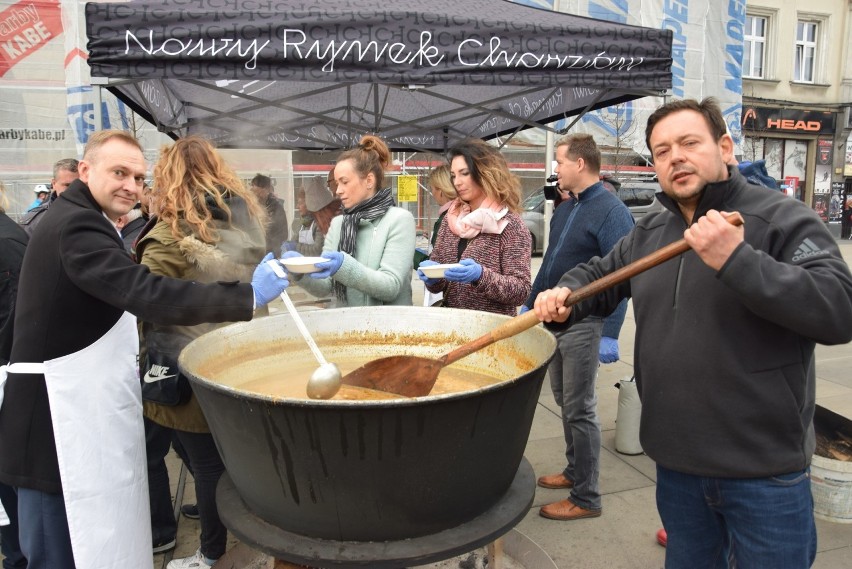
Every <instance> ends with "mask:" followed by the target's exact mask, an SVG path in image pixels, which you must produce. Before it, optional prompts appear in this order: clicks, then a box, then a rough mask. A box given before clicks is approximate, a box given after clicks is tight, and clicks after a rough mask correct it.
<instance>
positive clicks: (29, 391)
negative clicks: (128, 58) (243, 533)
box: [0, 131, 288, 569]
mask: <svg viewBox="0 0 852 569" xmlns="http://www.w3.org/2000/svg"><path fill="white" fill-rule="evenodd" d="M79 170H80V180H79V181H76V182H74V183H72V184H71V186H70V187H69V188H68V190H66V191H65V192H64V193H63V194H62V198H61V199H59V200H57V201H56V202H55V203H54V204H53V205H52V206H51V208H50V210H49V211H48V212H47V213H45V214H44V215H45V222H44V225H43V226H41V228H40V229H39V230H38V231H36V232H35V233H34V234H33V236H32V237H31V238H30V243H29V246H28V248H27V252H26V254H25V256H24V262H23V268H22V271H21V279H20V291H19V294H18V302H17V306H16V309H17V314H16V317H15V338H14V343H13V346H12V354H11V362H12V363H11V365H10V368H9V375H8V380H7V383H6V388H5V400H4V403H3V407H2V409H0V441H2V444H0V482H4V483H6V484H9V485H12V486H16V487H17V488H18V499H19V513H20V527H21V531H20V535H21V546H22V549H23V551H24V553H25V555H26V556H27V558H28V560H29V567H30V569H40V568H44V569H47V568H50V569H68V568H73V567H80V568H81V569H115V568H117V567H142V566H150V563H151V528H150V521H149V514H148V494H147V482H146V479H145V471H146V465H145V445H144V432H143V424H142V401H141V391H140V384H139V376H138V362H137V359H138V354H137V352H138V346H139V340H138V335H137V333H136V321H135V317H134V316H138V317H140V318H142V319H144V320H146V321H148V322H159V323H167V324H169V323H171V324H187V325H191V324H198V323H201V322H227V321H236V320H249V319H251V317H252V314H253V311H254V309H255V307H260V306H262V305H265V304H266V303H268V302H269V301H271V300H272V299H274V298H277V297H278V295H279V294H280V293H281V291H282V290H284V288H285V287H286V286H287V284H288V282H287V279H286V278H279V277H277V276H275V272H274V271H273V269H272V268H271V267H270V266H269V264H268V263H267V262H266V261H268V260H269V259H271V258H272V255H271V254H269V255H267V256H266V257H265V258H264V262H262V263H261V264H260V265H259V266H258V268H257V269H256V270H255V273H254V276H253V278H252V282H251V284H248V283H239V282H218V283H211V284H200V283H196V282H192V281H184V280H179V279H170V278H166V277H161V276H155V275H152V274H151V273H150V272H149V271H148V269H147V268H146V267H145V266H143V265H138V264H136V263H134V262H133V261H132V260H131V259H130V257H129V256H128V255H127V252H126V251H125V249H124V244H123V243H122V241H121V238H120V237H119V234H118V232H117V231H116V229H115V225H114V223H115V221H116V220H117V219H118V218H119V217H120V216H121V215H123V214H125V213H127V212H128V211H129V210H130V208H132V207H133V206H134V204H135V203H136V202H137V201H138V199H139V192H140V191H141V189H142V184H143V180H144V178H145V170H146V167H145V159H144V156H143V154H142V148H141V146H140V145H139V143H138V141H136V139H135V138H133V137H132V136H131V135H129V134H127V133H125V132H122V131H101V132H98V133H95V134H93V135H92V136H91V137H90V139H89V142H88V144H87V145H86V149H85V152H84V156H83V160H82V161H81V162H80V169H79Z"/></svg>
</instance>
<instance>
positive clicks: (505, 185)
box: [449, 138, 521, 213]
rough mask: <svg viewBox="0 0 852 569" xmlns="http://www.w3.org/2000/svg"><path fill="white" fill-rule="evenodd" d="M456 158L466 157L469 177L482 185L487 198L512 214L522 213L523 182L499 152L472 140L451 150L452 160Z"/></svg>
mask: <svg viewBox="0 0 852 569" xmlns="http://www.w3.org/2000/svg"><path fill="white" fill-rule="evenodd" d="M456 156H461V157H462V158H464V161H465V164H466V165H467V168H468V170H470V176H471V177H472V178H473V180H474V181H475V182H476V183H477V184H479V185H480V186H482V189H483V190H484V191H485V195H486V196H488V197H489V198H491V199H492V200H494V201H495V202H497V203H499V204H503V205H504V206H506V207H507V208H509V211H512V212H515V213H518V212H519V211H520V204H521V179H520V178H518V177H517V176H516V175H515V174H513V173H512V172H510V171H509V164H508V163H507V162H506V159H505V158H504V157H503V155H502V154H500V151H499V150H497V149H496V148H495V147H493V146H491V145H490V144H488V143H487V142H483V141H482V140H479V139H476V138H469V139H466V140H463V141H462V142H460V143H458V144H457V145H455V146H453V147H452V148H451V149H450V152H449V157H450V161H452V159H453V158H455V157H456Z"/></svg>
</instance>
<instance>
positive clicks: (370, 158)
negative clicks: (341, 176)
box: [337, 134, 391, 189]
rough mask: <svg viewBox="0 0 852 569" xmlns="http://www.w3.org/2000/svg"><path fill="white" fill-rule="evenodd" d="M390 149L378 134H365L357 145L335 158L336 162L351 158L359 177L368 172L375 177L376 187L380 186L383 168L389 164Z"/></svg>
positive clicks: (365, 175) (382, 180)
mask: <svg viewBox="0 0 852 569" xmlns="http://www.w3.org/2000/svg"><path fill="white" fill-rule="evenodd" d="M390 159H391V155H390V150H389V149H388V145H387V144H385V141H384V140H382V139H381V138H379V137H378V136H373V135H372V134H367V135H364V136H362V137H361V142H359V143H358V146H356V147H355V148H351V149H349V150H347V151H346V152H344V153H343V154H341V155H340V156H339V157H338V158H337V162H338V164H339V163H340V162H343V161H344V160H352V162H353V164H354V165H355V171H356V172H358V175H359V176H360V177H361V178H366V177H367V176H368V175H369V174H373V176H375V177H376V189H380V188H381V187H382V183H383V182H384V179H385V170H386V169H387V167H388V166H389V165H390Z"/></svg>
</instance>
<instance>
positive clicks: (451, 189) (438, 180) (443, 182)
mask: <svg viewBox="0 0 852 569" xmlns="http://www.w3.org/2000/svg"><path fill="white" fill-rule="evenodd" d="M427 184H429V187H430V188H437V189H438V191H439V192H441V193H442V194H444V197H445V198H447V199H448V200H454V199H456V196H458V194H457V193H456V188H455V186H453V180H452V178H451V177H450V165H449V164H441V165H440V166H438V167H437V168H435V169H433V170H432V171H431V172H429V180H428V181H427Z"/></svg>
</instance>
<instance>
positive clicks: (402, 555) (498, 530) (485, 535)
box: [216, 458, 535, 569]
mask: <svg viewBox="0 0 852 569" xmlns="http://www.w3.org/2000/svg"><path fill="white" fill-rule="evenodd" d="M534 496H535V473H534V472H533V469H532V466H531V465H530V463H529V462H528V461H527V459H526V458H524V459H523V460H522V461H521V464H520V467H519V468H518V472H517V473H516V474H515V478H514V480H513V481H512V484H511V485H510V486H509V489H508V490H507V491H506V493H505V494H504V495H503V497H502V498H500V499H499V500H498V501H497V502H495V504H494V505H493V506H491V507H490V508H489V509H488V510H486V511H485V512H484V513H483V514H481V515H479V516H477V517H476V518H474V519H472V520H470V521H469V522H466V523H463V524H461V525H458V526H456V527H453V528H449V529H446V530H443V531H440V532H438V533H434V534H431V535H425V536H421V537H414V538H410V539H403V540H398V541H381V542H373V541H334V540H328V539H319V538H313V537H308V536H304V535H300V534H297V533H293V532H289V531H285V530H283V529H281V528H279V527H276V526H273V525H272V524H270V523H268V522H266V521H264V520H262V519H261V518H259V517H257V516H255V515H254V514H253V513H251V512H250V511H249V509H248V508H247V507H246V505H245V503H244V502H243V500H242V498H240V496H239V494H238V493H237V490H236V488H235V487H234V484H233V482H232V481H231V479H230V478H229V477H228V474H227V472H226V473H225V474H223V475H222V478H221V480H220V481H219V486H218V488H217V492H216V500H217V505H218V508H219V516H220V517H221V519H222V522H223V523H224V524H225V526H226V527H227V528H228V529H229V530H230V531H231V533H233V534H234V535H235V536H236V537H237V538H238V539H239V540H240V541H242V542H243V543H246V544H248V545H250V546H252V547H254V548H255V549H257V550H259V551H263V552H264V553H267V554H269V555H272V556H273V557H276V558H278V559H283V560H286V561H290V562H292V563H298V564H301V565H309V566H311V567H323V568H326V567H327V568H338V567H340V568H348V567H353V568H355V567H370V568H375V569H399V568H404V567H409V566H412V565H425V564H428V563H434V562H436V561H442V560H444V559H449V558H451V557H455V556H457V555H460V554H462V553H465V552H468V551H471V550H473V549H476V548H477V547H480V546H483V545H485V544H488V543H491V542H492V541H494V540H496V539H497V538H498V537H500V536H502V535H503V534H505V533H506V532H508V531H509V530H511V529H512V528H513V527H514V526H515V525H517V524H518V522H520V521H521V519H523V517H524V516H525V515H526V513H527V512H528V511H529V509H530V506H531V505H532V502H533V498H534Z"/></svg>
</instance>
